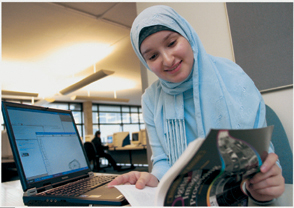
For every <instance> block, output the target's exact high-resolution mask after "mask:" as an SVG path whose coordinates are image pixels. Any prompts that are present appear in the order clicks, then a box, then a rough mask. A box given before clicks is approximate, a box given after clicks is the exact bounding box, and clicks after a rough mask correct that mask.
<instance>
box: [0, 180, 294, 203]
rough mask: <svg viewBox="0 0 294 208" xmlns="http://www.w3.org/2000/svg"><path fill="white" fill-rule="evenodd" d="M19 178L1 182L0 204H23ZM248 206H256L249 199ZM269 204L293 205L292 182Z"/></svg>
mask: <svg viewBox="0 0 294 208" xmlns="http://www.w3.org/2000/svg"><path fill="white" fill-rule="evenodd" d="M22 194H23V191H22V187H21V184H20V181H19V180H16V181H9V182H4V183H1V189H0V206H17V207H19V206H24V204H23V201H22ZM249 206H256V205H254V204H253V203H252V201H251V200H249ZM270 206H293V184H286V187H285V192H284V193H283V195H282V196H281V197H279V198H278V199H277V200H276V201H275V202H274V203H273V204H271V205H270Z"/></svg>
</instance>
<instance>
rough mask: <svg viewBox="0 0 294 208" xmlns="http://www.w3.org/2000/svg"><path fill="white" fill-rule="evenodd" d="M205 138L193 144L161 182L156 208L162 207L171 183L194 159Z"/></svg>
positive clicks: (157, 193) (156, 197)
mask: <svg viewBox="0 0 294 208" xmlns="http://www.w3.org/2000/svg"><path fill="white" fill-rule="evenodd" d="M203 141H204V139H203V138H198V139H196V140H194V141H193V142H191V143H190V144H189V145H188V147H187V149H186V150H185V151H184V152H183V154H182V155H181V156H180V157H179V159H178V160H177V161H176V162H175V164H174V165H173V166H172V167H171V168H170V169H169V170H168V171H167V173H166V174H164V176H163V177H162V179H161V180H160V183H159V184H158V187H157V190H156V194H155V206H162V205H163V203H164V198H165V195H166V192H167V190H168V189H169V187H170V184H171V182H172V181H173V180H174V179H175V178H176V177H177V175H178V174H179V173H180V171H181V170H182V169H183V167H185V166H186V165H187V163H188V162H189V161H190V160H191V159H192V157H193V156H194V154H195V152H197V150H198V148H199V147H200V146H201V144H202V143H203Z"/></svg>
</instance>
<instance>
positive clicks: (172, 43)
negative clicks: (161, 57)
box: [168, 40, 176, 47]
mask: <svg viewBox="0 0 294 208" xmlns="http://www.w3.org/2000/svg"><path fill="white" fill-rule="evenodd" d="M175 43H176V40H174V41H172V42H170V43H169V44H168V47H171V46H173V45H174V44H175Z"/></svg>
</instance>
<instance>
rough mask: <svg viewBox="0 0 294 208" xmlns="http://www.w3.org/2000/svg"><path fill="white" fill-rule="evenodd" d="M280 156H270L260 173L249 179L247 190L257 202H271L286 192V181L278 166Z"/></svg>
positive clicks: (272, 154) (271, 154)
mask: <svg viewBox="0 0 294 208" xmlns="http://www.w3.org/2000/svg"><path fill="white" fill-rule="evenodd" d="M277 159H278V156H277V155H276V154H275V153H270V154H268V156H267V158H266V159H265V161H264V162H263V164H262V166H261V167H260V172H259V173H257V174H255V175H254V177H252V178H251V179H248V181H247V182H246V188H247V190H248V191H249V192H250V194H251V196H252V197H253V198H254V199H255V200H257V201H270V200H272V199H274V198H278V197H279V196H281V195H282V194H283V192H284V190H285V179H284V177H283V176H282V170H281V169H280V167H279V166H278V165H277V163H276V161H277Z"/></svg>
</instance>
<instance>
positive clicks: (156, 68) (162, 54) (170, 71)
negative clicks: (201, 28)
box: [140, 30, 194, 83]
mask: <svg viewBox="0 0 294 208" xmlns="http://www.w3.org/2000/svg"><path fill="white" fill-rule="evenodd" d="M140 52H141V54H142V56H143V57H144V59H145V61H146V63H147V65H148V66H149V68H150V69H151V71H153V72H154V73H155V74H156V75H157V76H158V77H159V78H161V79H163V80H166V81H169V82H174V83H177V82H182V81H184V80H185V79H186V78H187V77H188V76H189V74H190V72H191V70H192V67H193V62H194V56H193V51H192V48H191V46H190V44H189V42H188V41H187V40H186V38H184V37H183V36H181V35H180V34H178V33H176V32H172V31H166V30H164V31H160V32H157V33H154V34H152V35H150V36H148V37H147V38H146V39H145V40H144V41H143V42H142V44H141V47H140Z"/></svg>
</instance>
